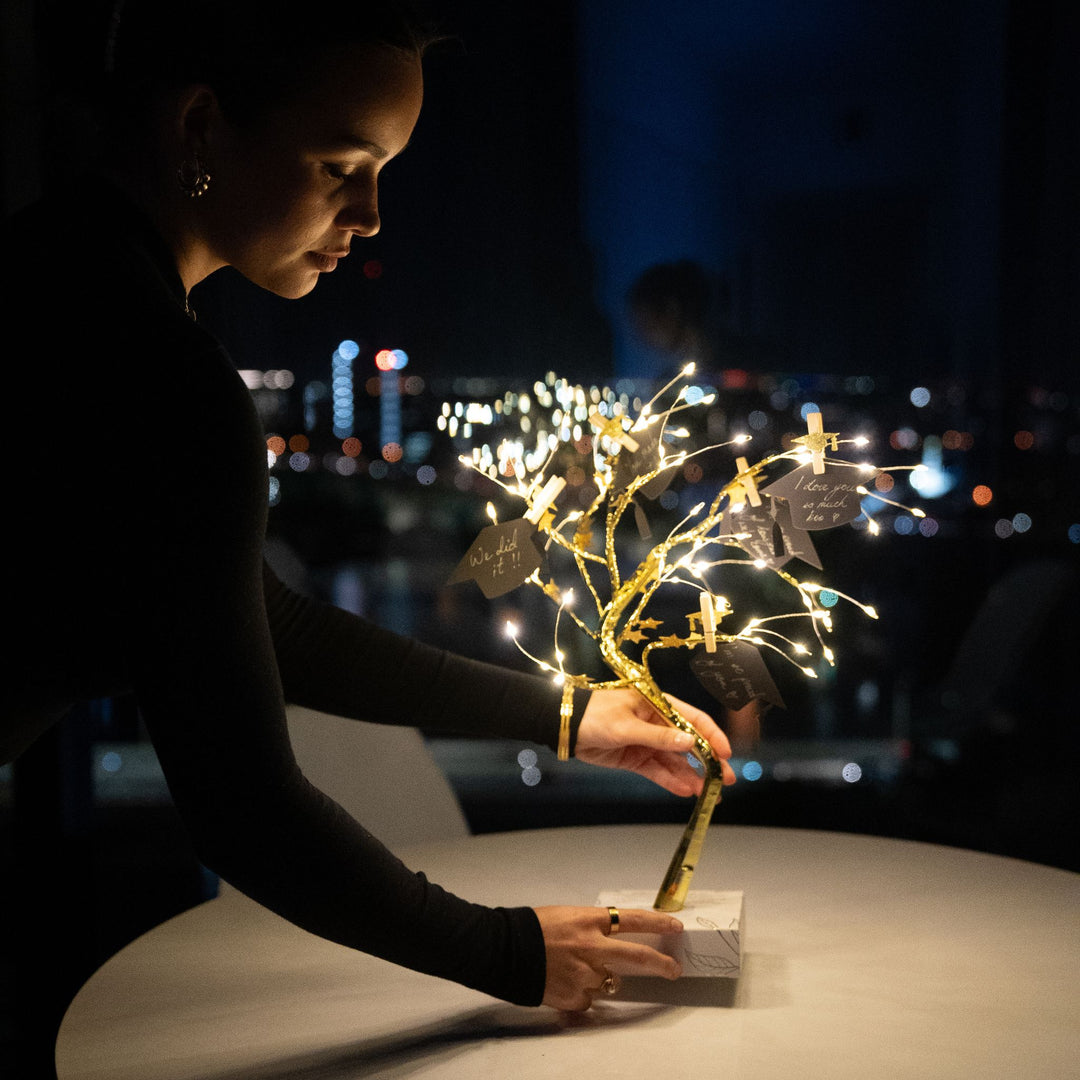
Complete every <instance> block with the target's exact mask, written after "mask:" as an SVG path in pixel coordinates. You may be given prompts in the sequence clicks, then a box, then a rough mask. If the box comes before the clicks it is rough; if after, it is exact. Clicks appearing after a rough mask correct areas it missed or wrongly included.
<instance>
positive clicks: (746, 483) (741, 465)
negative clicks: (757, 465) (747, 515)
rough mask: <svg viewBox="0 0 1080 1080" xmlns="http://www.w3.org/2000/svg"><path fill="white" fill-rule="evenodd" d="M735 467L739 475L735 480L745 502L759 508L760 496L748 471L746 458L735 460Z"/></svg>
mask: <svg viewBox="0 0 1080 1080" xmlns="http://www.w3.org/2000/svg"><path fill="white" fill-rule="evenodd" d="M735 467H736V468H737V469H738V470H739V475H738V477H737V478H736V479H737V480H738V481H739V486H740V487H741V488H742V489H743V493H744V494H745V495H746V499H747V501H748V502H749V503H750V505H751V506H760V505H761V495H760V494H759V493H758V488H757V481H756V480H755V479H754V476H753V473H751V471H750V465H749V464H748V463H747V460H746V458H744V457H741V458H736V459H735Z"/></svg>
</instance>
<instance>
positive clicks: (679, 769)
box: [634, 756, 734, 798]
mask: <svg viewBox="0 0 1080 1080" xmlns="http://www.w3.org/2000/svg"><path fill="white" fill-rule="evenodd" d="M634 771H635V772H637V773H638V775H639V776H643V777H645V779H646V780H651V781H652V782H653V783H654V784H656V785H657V786H659V787H662V788H663V789H664V790H665V791H670V792H671V794H672V795H678V796H680V797H681V798H685V797H686V796H688V795H698V794H700V792H701V788H702V786H703V785H704V783H705V780H704V778H703V777H702V775H701V773H699V772H698V771H697V770H696V769H694V768H693V766H692V765H691V764H690V763H689V762H688V761H687V760H686V758H685V757H684V756H680V757H678V758H676V759H675V760H674V761H671V760H669V759H663V758H648V759H647V760H645V761H642V762H641V763H640V764H639V765H638V766H637V768H636V769H635V770H634ZM732 776H734V773H733V774H732ZM725 783H727V781H726V780H725Z"/></svg>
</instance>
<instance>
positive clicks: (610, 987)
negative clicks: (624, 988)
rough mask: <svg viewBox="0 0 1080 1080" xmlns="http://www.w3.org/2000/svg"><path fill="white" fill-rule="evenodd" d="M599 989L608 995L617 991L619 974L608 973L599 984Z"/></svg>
mask: <svg viewBox="0 0 1080 1080" xmlns="http://www.w3.org/2000/svg"><path fill="white" fill-rule="evenodd" d="M600 989H601V991H603V993H605V994H607V995H609V996H610V995H611V994H614V993H617V992H618V989H619V976H618V975H608V977H607V978H606V979H605V980H604V981H603V982H602V983H601V984H600Z"/></svg>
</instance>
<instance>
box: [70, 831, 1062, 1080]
mask: <svg viewBox="0 0 1080 1080" xmlns="http://www.w3.org/2000/svg"><path fill="white" fill-rule="evenodd" d="M680 833H681V827H680V826H669V825H645V826H640V825H631V826H614V827H603V828H584V829H551V830H539V831H535V832H509V833H499V834H491V835H483V836H474V837H465V838H462V839H458V840H453V841H449V842H440V843H431V844H427V845H424V846H420V847H416V848H414V849H411V850H408V851H405V852H403V855H404V857H405V859H406V861H407V862H408V863H409V864H410V865H411V866H412V867H413V868H414V869H417V870H424V871H425V872H427V873H428V874H429V876H430V877H432V878H433V879H434V880H436V881H438V882H439V883H440V884H442V885H445V886H446V887H448V888H451V889H453V890H454V891H456V892H459V893H460V894H462V895H464V896H467V897H468V898H470V899H474V900H479V901H482V902H486V903H491V904H510V905H513V904H523V903H530V904H549V903H593V902H594V900H595V898H596V897H597V895H598V894H599V893H600V892H603V891H605V890H610V889H615V890H618V889H640V888H647V889H652V888H655V887H657V886H658V885H659V883H660V879H661V878H662V876H663V872H664V870H665V869H666V866H667V862H668V859H669V858H670V857H671V854H672V852H673V851H674V849H675V844H676V841H677V840H678V837H679V835H680ZM694 888H695V889H697V888H701V889H739V890H743V892H744V893H745V919H744V924H743V931H744V945H743V966H742V972H741V974H740V976H739V977H738V978H737V979H694V978H684V979H682V980H680V981H679V982H677V983H674V984H668V983H664V982H660V981H657V980H632V979H631V980H626V981H625V983H624V986H623V989H622V990H621V991H620V993H619V995H618V997H616V998H613V999H606V1000H604V1001H602V1002H598V1003H597V1004H596V1005H595V1006H594V1008H593V1009H592V1010H591V1011H590V1012H588V1013H584V1014H580V1015H573V1016H572V1015H563V1014H560V1013H557V1012H555V1011H553V1010H550V1009H544V1008H540V1009H527V1008H519V1007H516V1006H511V1005H508V1004H505V1003H502V1002H498V1001H495V1000H493V999H491V998H489V997H486V996H485V995H482V994H479V993H476V992H474V991H471V990H467V989H465V988H463V987H460V986H457V985H455V984H452V983H448V982H443V981H441V980H438V979H433V978H430V977H428V976H424V975H418V974H416V973H414V972H409V971H406V970H403V969H399V968H395V967H392V966H391V965H389V964H386V963H384V962H382V961H379V960H375V959H372V958H371V957H368V956H365V955H362V954H358V953H356V952H354V951H351V950H348V949H345V948H342V947H340V946H336V945H332V944H330V943H328V942H326V941H323V940H321V939H318V938H315V937H313V936H311V935H309V934H307V933H305V932H304V931H301V930H298V929H297V928H295V927H293V926H291V925H290V924H288V923H286V922H284V921H283V920H281V919H279V918H277V917H276V916H274V915H271V914H269V913H268V912H266V911H265V910H263V909H262V908H260V907H258V906H257V905H255V904H253V903H252V902H251V901H249V900H247V899H246V898H244V897H243V896H240V895H239V894H236V893H234V892H227V893H225V894H223V895H222V896H220V897H218V898H217V899H214V900H211V901H209V902H208V903H206V904H203V905H201V906H199V907H197V908H194V909H192V910H191V911H188V912H185V913H184V914H182V915H179V916H177V917H176V918H174V919H171V920H169V921H168V922H166V923H164V924H163V925H162V926H160V927H157V928H156V929H154V930H152V931H150V932H149V933H147V934H145V935H144V936H142V937H141V938H139V939H138V940H136V941H134V942H132V943H131V944H130V945H129V946H127V947H126V948H125V949H123V950H122V951H121V952H120V953H118V954H117V955H116V956H115V957H113V958H112V959H110V960H109V961H108V962H107V963H106V964H105V965H103V967H102V968H101V969H100V970H99V971H98V972H97V973H96V974H95V975H94V976H93V977H92V978H91V979H90V980H89V981H88V982H87V983H86V985H85V986H84V987H83V989H82V990H81V991H80V992H79V994H78V995H77V996H76V998H75V1000H74V1001H73V1002H72V1004H71V1006H70V1008H69V1010H68V1012H67V1015H66V1017H65V1019H64V1022H63V1024H62V1026H61V1029H60V1034H59V1038H58V1040H57V1047H56V1063H57V1074H58V1077H59V1080H194V1078H199V1080H285V1078H289V1080H338V1078H340V1080H345V1078H348V1080H356V1078H360V1077H379V1078H380V1080H383V1078H394V1077H409V1078H423V1077H439V1078H440V1080H446V1078H456V1077H460V1078H468V1080H476V1078H477V1077H491V1078H493V1080H503V1078H511V1077H512V1078H514V1080H529V1078H532V1077H537V1078H539V1077H543V1078H544V1080H551V1078H552V1077H564V1076H565V1077H574V1078H576V1080H604V1078H608V1077H610V1078H613V1080H614V1078H618V1080H626V1078H628V1077H648V1078H650V1080H652V1078H659V1077H663V1078H677V1080H681V1078H683V1077H687V1078H689V1077H697V1076H709V1077H711V1076H717V1077H723V1078H724V1080H739V1078H747V1080H749V1078H753V1080H770V1078H777V1080H781V1078H782V1080H791V1078H793V1077H798V1078H799V1080H814V1078H822V1080H825V1078H828V1080H845V1078H852V1080H872V1078H877V1077H888V1080H906V1078H910V1080H933V1078H949V1080H955V1078H961V1080H995V1078H1001V1080H1005V1078H1009V1080H1039V1078H1046V1080H1064V1078H1066V1077H1069V1076H1074V1075H1076V1074H1077V1073H1076V1070H1077V1060H1078V1050H1080V1045H1078V1039H1077V1006H1078V1003H1080V920H1078V918H1077V915H1078V912H1080V875H1076V874H1071V873H1068V872H1065V871H1062V870H1055V869H1052V868H1049V867H1044V866H1039V865H1035V864H1032V863H1024V862H1020V861H1016V860H1011V859H1003V858H999V857H995V856H989V855H982V854H978V853H974V852H969V851H963V850H957V849H952V848H944V847H935V846H932V845H927V844H920V843H913V842H907V841H899V840H886V839H880V838H874V837H866V836H855V835H846V834H839V833H825V832H813V831H800V830H791V829H766V828H751V827H737V826H723V825H715V826H713V827H712V829H711V830H710V835H709V838H708V840H707V841H706V844H705V850H704V855H703V859H702V863H701V865H700V867H699V868H698V871H697V873H696V875H695V878H694Z"/></svg>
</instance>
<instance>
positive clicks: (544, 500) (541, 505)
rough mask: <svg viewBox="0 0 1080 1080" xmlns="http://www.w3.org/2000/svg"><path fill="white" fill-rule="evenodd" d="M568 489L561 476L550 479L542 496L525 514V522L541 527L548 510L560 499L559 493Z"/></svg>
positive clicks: (535, 500) (543, 489) (544, 487)
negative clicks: (541, 521)
mask: <svg viewBox="0 0 1080 1080" xmlns="http://www.w3.org/2000/svg"><path fill="white" fill-rule="evenodd" d="M564 487H566V480H565V479H563V477H561V476H551V477H548V482H547V483H546V484H545V485H544V486H543V488H542V489H541V491H540V494H539V495H537V496H536V498H535V499H533V500H532V501H531V502H530V504H529V509H528V511H527V512H526V514H525V520H526V521H530V522H532V524H533V525H539V524H540V519H541V518H542V517H543V516H544V512H545V511H546V510H547V508H548V507H549V506H550V505H551V504H552V503H553V502H554V501H555V500H556V499H557V498H558V497H559V493H560V492H561V491H562V489H563V488H564Z"/></svg>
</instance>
